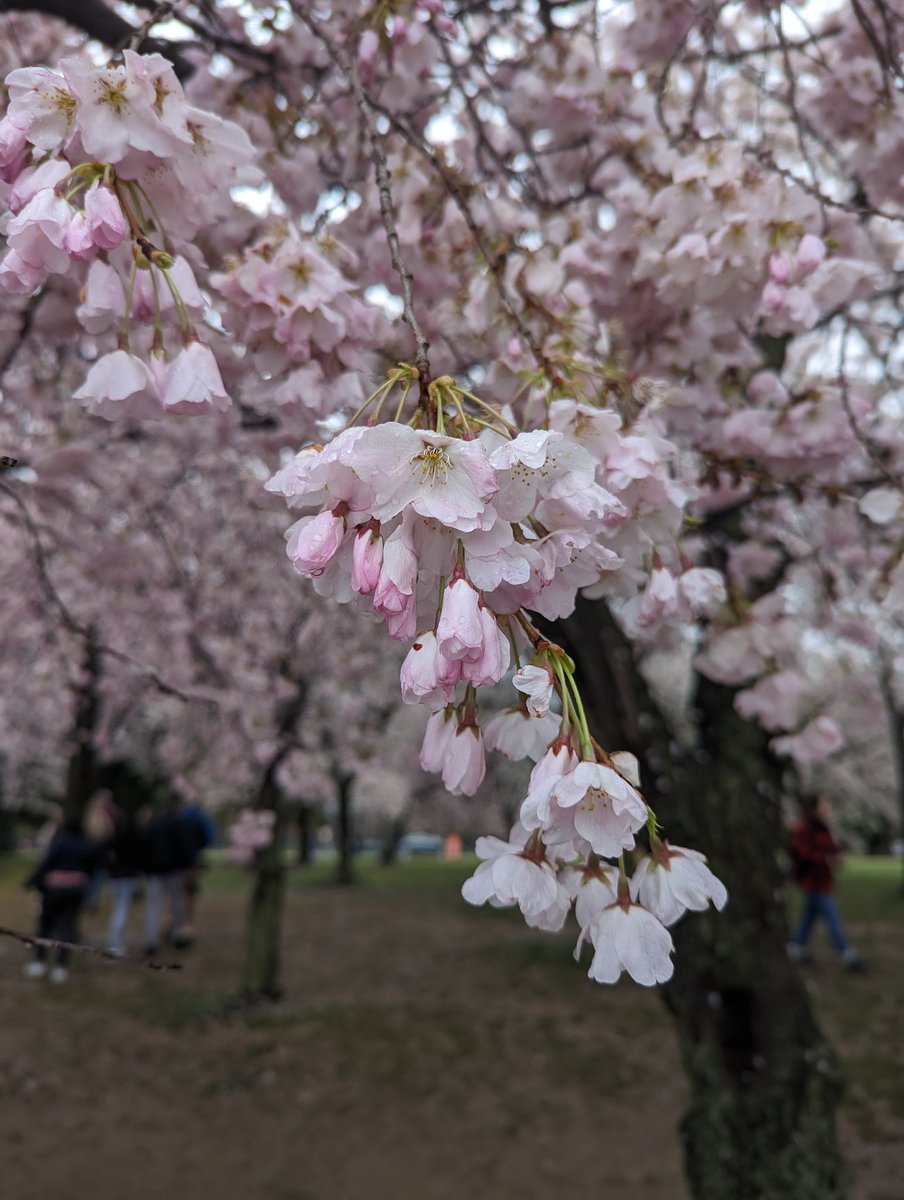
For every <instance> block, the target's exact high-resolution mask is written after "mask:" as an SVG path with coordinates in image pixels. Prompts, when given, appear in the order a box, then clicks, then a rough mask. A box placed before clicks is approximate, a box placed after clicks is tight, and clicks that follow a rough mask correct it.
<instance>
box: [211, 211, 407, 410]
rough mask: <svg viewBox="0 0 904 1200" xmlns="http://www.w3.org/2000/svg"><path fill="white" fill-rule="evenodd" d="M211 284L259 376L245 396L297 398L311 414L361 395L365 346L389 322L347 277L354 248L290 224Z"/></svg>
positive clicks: (379, 338)
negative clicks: (311, 235) (318, 238)
mask: <svg viewBox="0 0 904 1200" xmlns="http://www.w3.org/2000/svg"><path fill="white" fill-rule="evenodd" d="M226 266H227V269H226V270H224V271H222V272H220V273H218V274H215V275H214V276H212V278H211V284H212V285H213V286H214V287H216V289H217V291H218V292H219V294H220V295H221V296H222V297H223V298H224V300H225V301H226V315H225V321H226V324H227V327H228V329H229V331H230V333H232V334H234V335H235V336H236V337H237V338H238V339H239V340H240V341H241V343H242V345H243V346H245V348H246V350H247V352H248V354H249V355H250V356H251V360H252V361H253V363H254V365H255V367H256V368H257V370H258V372H259V377H255V379H254V388H253V395H252V396H249V400H253V402H254V403H255V404H259V403H260V402H261V400H262V399H264V400H266V399H271V400H272V402H273V403H274V404H276V405H277V406H279V405H284V404H293V405H300V406H301V407H302V408H303V409H304V410H305V411H307V412H309V413H311V414H313V415H314V416H323V417H326V416H328V415H329V414H331V413H334V412H336V410H337V409H340V410H341V409H344V408H347V409H350V410H351V409H354V408H357V406H358V405H359V404H361V402H362V401H363V400H364V397H365V392H364V389H363V386H362V382H361V380H362V377H363V375H362V369H361V368H362V367H366V368H368V369H369V367H370V365H371V364H370V363H369V362H368V361H367V358H366V355H367V352H368V350H373V349H376V348H377V347H379V346H384V345H385V344H386V342H387V340H388V323H387V321H386V320H385V318H384V317H383V315H382V313H381V311H380V310H379V309H378V308H377V307H376V306H374V305H372V304H367V303H365V302H364V301H363V300H362V299H361V298H360V296H359V295H358V294H357V293H358V291H359V288H358V286H357V285H356V284H354V283H352V282H351V280H350V279H349V278H348V277H347V272H349V271H351V270H353V269H354V268H355V267H356V266H357V261H356V256H355V255H354V254H353V253H352V252H351V251H350V250H348V249H346V248H345V247H343V246H341V245H340V244H339V243H338V242H337V241H336V240H335V239H334V238H328V239H324V241H323V242H322V243H321V244H320V245H318V244H317V243H316V242H315V241H314V240H313V239H311V238H308V239H305V238H303V237H302V235H301V234H300V233H299V231H298V229H297V228H296V227H295V226H294V225H288V226H285V227H282V228H280V229H278V230H277V231H276V232H274V233H271V234H268V236H266V237H264V238H262V239H261V240H260V241H258V242H255V243H254V244H253V245H252V246H250V247H249V248H248V249H246V250H245V252H244V254H243V256H242V257H241V258H236V259H233V260H230V261H229V262H228V263H227V264H226Z"/></svg>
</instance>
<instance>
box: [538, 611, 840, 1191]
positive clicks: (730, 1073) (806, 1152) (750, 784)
mask: <svg viewBox="0 0 904 1200" xmlns="http://www.w3.org/2000/svg"><path fill="white" fill-rule="evenodd" d="M562 631H564V635H565V637H564V640H565V642H566V644H567V646H568V647H569V649H570V650H571V651H572V653H573V655H574V657H575V659H576V661H577V662H578V664H579V670H580V667H581V664H583V671H582V672H581V674H580V675H579V682H580V686H581V689H582V693H583V694H584V696H585V698H586V702H587V705H588V716H589V718H590V722H591V726H592V727H595V732H596V733H597V736H599V737H600V740H601V741H602V742H603V744H604V745H606V746H609V747H612V748H613V749H628V750H631V751H633V752H634V753H635V754H637V756H638V757H639V758H640V759H641V762H642V763H643V783H644V790H645V792H646V794H647V795H648V797H649V799H650V800H651V802H652V803H653V804H654V806H655V808H656V811H657V813H658V815H659V817H660V820H661V821H662V823H663V825H664V826H665V835H666V836H667V837H668V838H669V839H670V840H671V841H672V842H673V843H675V844H677V845H682V844H684V845H689V846H693V847H695V848H697V849H699V850H702V851H703V852H704V853H705V854H706V855H707V856H708V857H709V859H710V861H711V865H712V867H713V869H714V870H715V872H716V874H717V875H719V876H720V877H721V878H722V879H723V880H724V881H725V883H726V885H727V886H728V890H729V903H728V907H727V908H726V910H725V911H724V912H723V913H721V914H714V913H710V914H705V915H697V914H694V915H693V917H689V918H687V919H686V920H684V921H682V922H680V923H679V924H678V925H677V926H676V927H675V929H674V930H673V934H674V937H675V943H676V954H675V961H676V967H675V975H674V979H673V980H672V982H671V983H670V984H669V985H668V986H667V987H666V988H665V989H663V995H664V998H665V1002H666V1005H667V1007H668V1009H669V1011H670V1013H671V1014H672V1016H673V1018H674V1020H675V1027H676V1031H677V1034H678V1040H679V1044H680V1048H681V1055H682V1059H683V1061H684V1065H685V1069H686V1071H687V1074H688V1078H689V1081H690V1085H691V1101H690V1106H689V1109H688V1111H687V1113H686V1115H685V1117H684V1120H683V1123H682V1129H681V1134H682V1140H683V1143H684V1152H685V1167H686V1173H687V1178H688V1182H689V1185H690V1188H691V1191H692V1194H693V1195H694V1197H695V1198H696V1200H788V1198H789V1197H793V1198H794V1200H841V1198H842V1197H843V1196H844V1194H845V1177H844V1169H843V1166H842V1162H841V1158H840V1155H839V1151H838V1146H837V1138H836V1130H835V1107H836V1104H837V1101H838V1098H839V1095H840V1091H841V1078H840V1073H839V1068H838V1065H837V1061H836V1058H835V1055H834V1052H833V1050H832V1048H831V1046H830V1045H829V1043H828V1042H827V1040H826V1038H825V1036H824V1034H823V1033H822V1031H821V1029H820V1028H819V1025H818V1023H817V1021H816V1019H815V1017H814V1014H813V1012H812V1010H811V1007H810V1003H809V999H808V996H807V992H806V989H805V987H804V985H803V982H802V980H801V978H800V976H799V974H798V972H797V971H796V970H795V968H794V967H793V964H791V963H790V961H789V959H788V956H787V952H786V942H787V926H786V917H785V909H784V901H783V887H782V883H783V880H782V875H781V871H780V868H779V865H778V861H777V853H776V852H777V850H778V848H779V847H780V846H781V845H782V844H783V840H784V835H783V831H782V819H781V807H780V794H779V768H778V766H777V764H776V763H775V761H774V760H773V759H772V758H771V756H770V754H769V752H768V747H767V742H766V737H765V735H764V734H763V732H762V731H761V730H760V729H758V728H757V727H755V726H753V725H751V724H750V723H748V722H746V721H743V720H741V718H740V717H738V715H737V714H736V712H735V710H734V707H733V696H734V694H733V692H732V691H731V689H729V688H724V687H720V686H718V685H716V684H713V683H710V682H708V681H706V680H699V681H698V685H697V688H696V696H695V708H694V719H695V724H696V734H697V741H696V745H695V746H693V747H690V748H687V749H682V748H681V747H680V746H679V745H678V744H677V742H676V741H675V739H674V738H673V737H672V736H671V733H670V731H669V728H668V725H667V722H666V720H665V717H664V714H663V713H662V711H661V709H660V708H659V707H658V705H657V704H656V703H655V701H654V699H653V697H652V696H651V694H650V692H649V689H648V688H647V686H646V684H645V681H644V679H643V676H642V675H641V674H640V672H639V670H638V668H637V666H636V663H635V661H634V658H633V656H632V653H631V649H630V647H629V645H628V643H627V642H626V640H625V638H624V637H623V636H622V634H621V632H620V630H619V629H618V627H617V625H616V623H615V621H614V620H613V618H612V616H611V614H610V613H609V610H608V608H607V607H606V606H605V604H604V603H603V602H600V601H597V602H594V601H588V600H584V599H580V600H579V602H578V607H577V610H576V612H575V613H574V615H573V616H572V617H570V618H568V620H566V621H563V622H560V623H559V626H558V629H557V633H559V634H561V633H562Z"/></svg>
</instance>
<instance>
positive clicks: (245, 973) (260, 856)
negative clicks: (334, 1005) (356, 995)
mask: <svg viewBox="0 0 904 1200" xmlns="http://www.w3.org/2000/svg"><path fill="white" fill-rule="evenodd" d="M293 682H294V684H295V690H294V692H293V693H292V695H291V696H289V697H288V699H287V700H286V701H285V703H284V704H283V706H282V709H281V712H280V714H279V716H278V719H277V738H276V749H275V751H274V753H273V755H272V757H271V758H270V761H269V762H268V763H267V766H266V769H265V770H264V774H263V777H262V779H261V784H260V789H259V791H258V794H257V799H256V801H255V808H257V809H259V810H262V811H266V812H272V813H273V815H274V819H273V836H272V838H271V839H270V844H269V845H268V846H266V847H264V848H263V849H262V850H259V851H258V852H257V854H256V855H255V860H254V885H253V887H252V889H251V900H250V903H249V906H248V913H247V917H246V923H245V961H244V966H243V970H242V1000H243V1001H244V1002H245V1003H246V1004H249V1005H250V1004H256V1003H259V1002H260V1001H262V1000H279V999H281V998H282V996H283V984H282V956H281V952H280V951H281V945H282V915H283V901H284V899H285V876H286V867H285V862H284V861H283V838H284V836H285V832H286V824H287V820H288V814H287V804H286V798H285V795H284V794H283V790H282V788H281V786H280V784H279V780H278V778H277V772H278V770H279V767H280V764H281V763H282V761H283V759H284V758H285V757H286V755H287V754H289V753H290V751H291V750H292V749H294V747H295V744H296V741H295V738H296V731H297V728H298V723H299V721H300V720H301V715H302V713H303V712H304V706H305V703H306V701H307V690H308V689H307V684H306V682H305V681H304V680H303V679H294V680H293Z"/></svg>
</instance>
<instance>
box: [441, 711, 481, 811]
mask: <svg viewBox="0 0 904 1200" xmlns="http://www.w3.org/2000/svg"><path fill="white" fill-rule="evenodd" d="M485 772H486V757H485V755H484V750H483V735H482V733H481V732H480V730H479V729H478V728H477V726H476V725H459V726H458V728H457V729H456V730H455V732H454V733H453V735H452V737H451V738H450V739H449V741H448V743H447V745H446V755H445V758H444V760H443V784H444V785H445V786H446V788H447V789H448V790H449V791H450V792H451V793H452V795H453V796H473V795H474V793H475V792H476V791H477V789H478V788H479V787H480V785H481V783H483V777H484V774H485Z"/></svg>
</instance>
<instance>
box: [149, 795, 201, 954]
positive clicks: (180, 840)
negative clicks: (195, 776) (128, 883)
mask: <svg viewBox="0 0 904 1200" xmlns="http://www.w3.org/2000/svg"><path fill="white" fill-rule="evenodd" d="M180 810H181V802H180V800H179V799H178V798H176V797H174V798H173V799H172V800H171V801H170V803H169V804H168V805H167V807H166V809H165V811H164V812H162V813H161V814H160V815H159V816H157V817H155V818H154V819H153V820H152V821H151V823H150V824H149V825H148V828H147V843H146V845H147V860H146V863H147V873H148V885H147V896H146V897H145V908H144V948H145V954H147V955H148V956H150V957H153V956H154V955H155V954H156V953H157V946H158V941H159V936H160V923H161V920H162V917H163V908H164V904H167V903H168V904H169V909H170V913H171V925H170V930H169V937H170V940H171V941H172V942H173V944H174V945H180V944H184V943H185V937H184V933H183V926H184V925H185V882H186V878H187V876H188V872H189V870H190V868H191V867H192V865H193V863H194V861H195V858H196V856H197V850H196V849H195V843H194V839H193V838H192V835H191V830H190V828H189V826H188V825H187V823H186V822H185V821H184V820H183V819H182V813H181V811H180Z"/></svg>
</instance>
